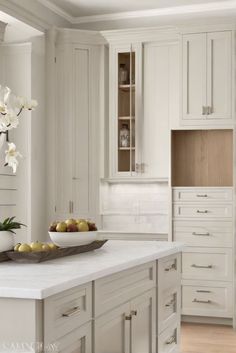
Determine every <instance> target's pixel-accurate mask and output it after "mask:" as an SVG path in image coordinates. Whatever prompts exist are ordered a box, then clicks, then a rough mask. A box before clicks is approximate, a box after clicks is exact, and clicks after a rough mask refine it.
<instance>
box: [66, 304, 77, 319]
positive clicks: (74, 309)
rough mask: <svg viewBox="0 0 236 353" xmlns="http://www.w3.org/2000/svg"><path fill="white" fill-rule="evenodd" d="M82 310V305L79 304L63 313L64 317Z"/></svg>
mask: <svg viewBox="0 0 236 353" xmlns="http://www.w3.org/2000/svg"><path fill="white" fill-rule="evenodd" d="M79 312H80V307H79V306H75V307H74V308H72V309H70V310H68V311H67V312H65V313H64V314H62V316H63V317H71V316H73V315H76V314H78V313H79Z"/></svg>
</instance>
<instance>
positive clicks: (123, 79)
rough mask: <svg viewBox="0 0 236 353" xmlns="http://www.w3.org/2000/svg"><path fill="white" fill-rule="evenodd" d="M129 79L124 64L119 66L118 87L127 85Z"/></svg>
mask: <svg viewBox="0 0 236 353" xmlns="http://www.w3.org/2000/svg"><path fill="white" fill-rule="evenodd" d="M128 79H129V72H128V69H127V68H126V66H125V64H120V68H119V84H120V85H125V84H127V83H128Z"/></svg>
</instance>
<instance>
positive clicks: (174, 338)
mask: <svg viewBox="0 0 236 353" xmlns="http://www.w3.org/2000/svg"><path fill="white" fill-rule="evenodd" d="M173 343H176V337H175V336H171V337H170V338H169V339H168V340H167V341H166V342H165V344H173Z"/></svg>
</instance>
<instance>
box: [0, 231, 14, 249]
mask: <svg viewBox="0 0 236 353" xmlns="http://www.w3.org/2000/svg"><path fill="white" fill-rule="evenodd" d="M13 248H14V234H13V233H11V232H8V231H7V230H2V231H0V252H3V251H8V250H12V249H13Z"/></svg>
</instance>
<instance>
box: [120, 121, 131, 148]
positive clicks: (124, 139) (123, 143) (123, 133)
mask: <svg viewBox="0 0 236 353" xmlns="http://www.w3.org/2000/svg"><path fill="white" fill-rule="evenodd" d="M120 147H121V148H122V147H123V148H128V147H130V130H129V127H128V124H122V127H121V129H120Z"/></svg>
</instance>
